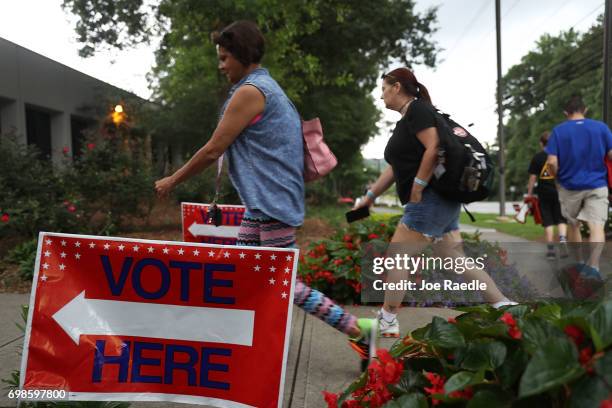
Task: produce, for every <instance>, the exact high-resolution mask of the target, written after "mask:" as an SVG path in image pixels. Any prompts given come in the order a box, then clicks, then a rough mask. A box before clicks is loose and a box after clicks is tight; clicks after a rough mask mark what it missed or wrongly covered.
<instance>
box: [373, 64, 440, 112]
mask: <svg viewBox="0 0 612 408" xmlns="http://www.w3.org/2000/svg"><path fill="white" fill-rule="evenodd" d="M381 78H382V79H383V80H385V81H386V82H387V83H388V84H389V85H393V84H394V83H396V82H399V83H400V85H401V86H402V90H403V91H404V93H406V94H408V95H412V96H416V97H417V98H419V99H422V100H424V101H426V102H427V103H430V104H431V103H432V102H431V97H430V96H429V91H428V90H427V88H425V85H423V84H421V83H419V81H417V79H416V77H415V76H414V73H413V72H412V71H411V70H409V69H408V68H397V69H394V70H393V71H391V72H389V73H387V74H383V75H382V76H381Z"/></svg>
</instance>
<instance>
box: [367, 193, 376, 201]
mask: <svg viewBox="0 0 612 408" xmlns="http://www.w3.org/2000/svg"><path fill="white" fill-rule="evenodd" d="M366 197H368V198H369V199H370V200H372V201H374V200H376V195H375V194H374V192H372V190H368V191H366Z"/></svg>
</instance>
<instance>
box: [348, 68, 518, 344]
mask: <svg viewBox="0 0 612 408" xmlns="http://www.w3.org/2000/svg"><path fill="white" fill-rule="evenodd" d="M382 79H383V85H382V96H381V99H382V100H383V101H384V103H385V107H386V108H387V109H391V110H395V111H397V112H399V113H400V114H401V115H402V118H401V119H400V120H399V122H397V124H396V126H395V129H394V130H393V134H392V135H391V138H390V139H389V142H388V143H387V146H386V148H385V160H386V161H387V162H388V163H389V164H390V166H388V167H387V168H386V169H385V170H384V171H383V172H382V174H381V175H380V177H379V178H378V180H377V181H376V182H375V183H374V184H373V185H372V188H371V189H370V190H368V192H367V193H366V195H365V197H363V199H362V200H361V201H360V204H359V205H358V207H363V206H371V205H372V204H374V200H375V199H376V197H377V196H379V195H381V194H382V193H384V192H385V191H386V190H387V189H388V188H389V187H391V185H392V184H393V183H395V185H396V188H397V194H398V196H399V199H400V201H401V203H402V204H403V205H404V216H403V217H402V219H401V221H400V223H399V225H398V227H397V228H396V230H395V233H394V235H393V238H392V239H391V243H392V244H393V243H397V244H400V243H401V244H410V252H411V253H410V254H408V255H414V254H418V253H419V252H420V251H421V250H422V249H423V248H425V247H426V246H428V245H429V244H430V243H431V242H433V241H438V240H441V241H442V242H443V243H444V242H447V243H448V244H449V245H448V246H443V248H449V249H450V250H451V251H452V255H453V256H456V257H457V256H464V255H463V253H462V249H460V247H461V235H460V234H459V213H460V210H461V204H460V203H459V202H454V201H449V200H446V199H444V198H442V197H441V196H440V195H438V194H437V193H436V192H435V191H434V190H433V189H432V188H430V187H428V185H429V181H430V180H431V178H432V176H433V174H434V169H435V167H436V164H437V154H438V143H439V138H438V131H437V129H436V113H435V108H434V107H433V106H432V103H431V98H430V96H429V92H428V91H427V88H426V87H425V86H424V85H423V84H421V83H419V82H418V81H417V79H416V77H415V76H414V73H412V71H410V70H409V69H407V68H398V69H395V70H393V71H391V72H389V73H388V74H384V75H383V76H382ZM393 247H394V246H393V245H392V246H391V247H390V248H393ZM395 247H397V245H395ZM396 252H397V251H396ZM403 252H406V248H404V251H403ZM449 254H450V253H447V255H449ZM400 255H403V254H400ZM389 256H392V257H394V256H395V253H394V254H390V253H387V257H389ZM406 274H407V271H406V270H400V271H398V270H393V271H390V273H389V276H388V277H387V282H399V281H401V280H402V279H406V276H405V275H406ZM465 274H466V277H468V278H470V279H479V280H480V281H481V282H485V283H486V284H487V291H486V292H485V294H484V296H485V298H486V299H487V300H488V301H490V302H492V303H493V306H495V307H499V306H502V305H506V304H513V303H514V302H510V301H509V300H508V299H507V298H506V297H504V295H503V294H502V293H501V292H500V291H499V289H497V286H496V285H495V282H493V280H492V279H491V277H490V276H489V275H488V274H487V273H486V272H484V271H483V270H482V269H471V270H466V272H465ZM404 293H405V291H401V290H394V291H391V290H387V291H386V292H385V302H384V305H383V307H382V309H381V311H380V313H379V315H378V320H379V330H380V333H381V335H383V336H385V337H399V324H398V322H397V318H396V316H397V310H398V308H399V306H400V305H401V302H402V299H403V297H404Z"/></svg>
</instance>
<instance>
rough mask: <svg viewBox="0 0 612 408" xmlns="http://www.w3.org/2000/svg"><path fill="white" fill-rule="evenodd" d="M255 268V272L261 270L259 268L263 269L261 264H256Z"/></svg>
mask: <svg viewBox="0 0 612 408" xmlns="http://www.w3.org/2000/svg"><path fill="white" fill-rule="evenodd" d="M253 269H255V272H259V270H260V269H261V266H259V265H255V268H253Z"/></svg>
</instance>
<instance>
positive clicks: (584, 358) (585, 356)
mask: <svg viewBox="0 0 612 408" xmlns="http://www.w3.org/2000/svg"><path fill="white" fill-rule="evenodd" d="M591 358H593V350H591V348H590V347H585V348H583V349H582V350H580V355H579V356H578V361H580V364H582V366H583V367H584V366H586V365H587V363H588V362H589V361H591Z"/></svg>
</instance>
